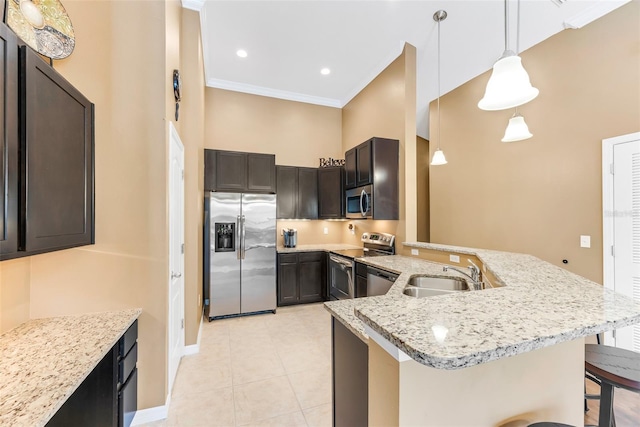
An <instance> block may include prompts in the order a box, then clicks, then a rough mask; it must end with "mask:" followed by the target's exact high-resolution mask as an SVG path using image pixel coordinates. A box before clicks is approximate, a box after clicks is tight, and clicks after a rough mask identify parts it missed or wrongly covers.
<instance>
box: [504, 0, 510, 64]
mask: <svg viewBox="0 0 640 427" xmlns="http://www.w3.org/2000/svg"><path fill="white" fill-rule="evenodd" d="M508 34H509V0H504V51H505V52H506V51H508V50H509V35H508Z"/></svg>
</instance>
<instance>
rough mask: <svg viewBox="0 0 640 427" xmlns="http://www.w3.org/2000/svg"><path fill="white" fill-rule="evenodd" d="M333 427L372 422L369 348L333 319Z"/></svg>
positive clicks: (357, 426) (355, 426) (352, 426)
mask: <svg viewBox="0 0 640 427" xmlns="http://www.w3.org/2000/svg"><path fill="white" fill-rule="evenodd" d="M331 361H332V375H333V381H332V384H333V425H334V426H336V427H339V426H349V427H359V426H363V427H366V426H367V423H368V420H369V347H368V346H367V344H365V343H364V342H362V341H361V340H360V339H359V338H358V337H357V336H355V335H354V334H353V333H352V332H351V331H350V330H349V329H347V328H346V327H345V326H344V325H343V324H342V323H340V322H339V321H338V320H336V319H335V317H332V318H331Z"/></svg>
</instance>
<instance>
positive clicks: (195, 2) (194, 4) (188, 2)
mask: <svg viewBox="0 0 640 427" xmlns="http://www.w3.org/2000/svg"><path fill="white" fill-rule="evenodd" d="M204 2H205V0H182V7H183V8H185V9H191V10H195V11H196V12H200V11H201V10H202V8H203V7H204Z"/></svg>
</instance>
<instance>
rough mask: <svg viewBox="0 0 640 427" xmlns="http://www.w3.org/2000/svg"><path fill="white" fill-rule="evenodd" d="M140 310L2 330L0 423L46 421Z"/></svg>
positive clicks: (37, 322) (38, 423)
mask: <svg viewBox="0 0 640 427" xmlns="http://www.w3.org/2000/svg"><path fill="white" fill-rule="evenodd" d="M141 313H142V310H140V309H130V310H122V311H111V312H105V313H91V314H83V315H77V316H63V317H52V318H47V319H33V320H30V321H28V322H25V323H23V324H22V325H20V326H18V327H16V328H14V329H12V330H10V331H8V332H5V333H4V334H2V335H0V378H2V380H1V381H0V426H12V427H20V426H25V427H26V426H29V427H33V426H44V425H45V424H46V423H47V422H48V421H49V420H50V419H51V417H52V416H53V415H54V414H55V413H56V411H57V410H58V409H60V407H61V406H62V404H63V403H64V402H65V401H66V400H67V399H68V398H69V397H70V396H71V395H72V394H73V392H74V391H75V390H76V389H77V388H78V386H79V385H80V384H81V383H82V381H84V379H85V378H86V377H87V376H88V375H89V373H90V372H91V371H92V370H93V368H95V367H96V366H97V365H98V363H99V362H100V361H101V360H102V358H103V357H104V356H105V355H106V354H107V352H108V351H109V350H110V349H111V348H112V347H113V346H114V345H115V344H116V342H117V341H118V340H119V339H120V337H121V336H122V335H123V334H124V333H125V332H126V331H127V329H128V328H129V326H131V325H132V324H133V322H134V321H135V320H136V319H137V318H138V317H139V316H140V314H141Z"/></svg>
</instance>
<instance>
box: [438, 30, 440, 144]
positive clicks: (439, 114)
mask: <svg viewBox="0 0 640 427" xmlns="http://www.w3.org/2000/svg"><path fill="white" fill-rule="evenodd" d="M438 150H440V21H438Z"/></svg>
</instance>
